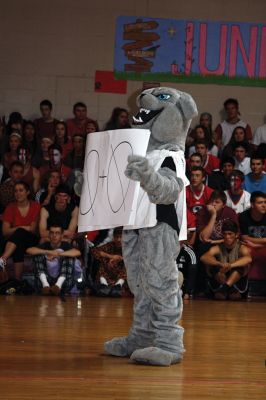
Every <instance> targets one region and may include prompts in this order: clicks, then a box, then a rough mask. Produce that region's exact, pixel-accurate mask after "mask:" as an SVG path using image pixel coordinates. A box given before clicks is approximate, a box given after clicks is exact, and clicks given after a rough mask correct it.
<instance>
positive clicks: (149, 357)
mask: <svg viewBox="0 0 266 400" xmlns="http://www.w3.org/2000/svg"><path fill="white" fill-rule="evenodd" d="M182 358H183V357H182V355H180V354H176V353H171V352H170V351H166V350H162V349H160V348H158V347H146V348H145V349H140V350H135V351H134V353H132V354H131V357H130V359H131V360H133V361H134V362H135V363H137V364H144V365H159V366H164V367H168V366H169V365H171V364H177V363H180V362H181V361H182Z"/></svg>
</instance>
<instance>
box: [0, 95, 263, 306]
mask: <svg viewBox="0 0 266 400" xmlns="http://www.w3.org/2000/svg"><path fill="white" fill-rule="evenodd" d="M40 113H41V116H40V118H37V119H35V120H34V121H29V120H25V119H24V118H23V117H22V115H21V114H20V113H19V112H13V113H11V114H10V116H9V119H8V122H7V123H5V121H4V119H1V121H0V150H1V164H0V183H1V185H0V212H1V214H2V218H1V224H2V226H1V229H2V235H1V254H0V255H1V257H0V266H5V265H6V262H7V259H8V258H9V257H12V258H13V262H14V273H15V277H16V278H17V279H21V277H22V272H23V257H24V255H25V253H26V252H27V253H28V254H31V255H33V256H34V257H36V263H37V264H36V265H37V270H39V278H40V276H41V278H40V279H39V281H38V282H39V285H40V288H46V289H44V290H42V292H43V294H52V293H54V294H55V293H58V289H57V288H54V286H55V285H56V286H57V284H58V285H59V286H58V287H59V289H61V287H65V288H68V289H69V287H70V286H71V284H72V283H73V282H72V280H71V279H70V272H69V271H70V270H71V271H72V272H73V262H72V261H70V260H69V257H70V258H71V257H72V255H73V254H74V257H76V256H77V255H78V254H79V253H77V252H75V251H74V250H73V249H72V247H71V246H72V243H73V239H74V238H75V234H76V229H77V217H78V204H79V199H78V197H77V196H76V195H75V194H74V192H73V187H74V183H75V171H76V170H78V171H82V170H83V164H84V157H85V146H86V138H87V135H89V134H91V133H92V132H97V131H99V129H100V128H99V125H98V123H97V121H95V120H93V119H92V118H89V117H88V116H87V107H86V105H85V104H84V103H81V102H79V103H76V104H74V106H73V117H72V118H69V119H67V120H66V121H62V120H60V121H59V120H58V119H56V118H54V117H53V105H52V103H51V102H50V101H49V100H43V101H42V102H41V103H40ZM224 113H225V119H224V121H223V122H221V123H219V124H218V126H217V127H216V128H215V129H213V126H212V116H211V114H209V113H208V112H204V113H202V114H201V115H200V118H199V121H198V124H196V125H195V127H194V128H191V130H190V132H189V133H188V137H187V143H186V151H185V155H186V169H187V170H186V174H187V177H188V179H189V180H190V185H189V186H187V188H186V200H187V208H188V222H189V223H188V240H187V241H186V242H184V243H182V251H181V253H180V255H179V258H178V260H177V264H178V266H179V268H180V269H181V270H182V272H183V275H184V278H185V280H184V284H183V293H184V296H185V298H192V297H194V296H195V293H197V292H201V291H204V290H206V288H207V286H208V288H212V291H213V295H214V297H216V298H235V297H238V296H237V295H236V293H235V292H237V294H239V293H240V292H241V290H242V289H241V290H240V291H239V290H238V289H239V288H238V286H237V277H238V278H239V280H241V279H242V278H243V277H246V276H247V273H246V272H247V271H248V269H249V268H250V265H252V261H251V260H249V258H248V257H251V258H252V259H256V262H259V263H260V262H261V261H262V260H263V257H264V256H265V255H266V253H265V252H266V250H265V249H266V243H265V241H266V223H265V213H266V200H265V193H266V174H265V170H266V168H265V166H266V164H265V148H266V125H263V126H261V127H258V128H257V129H256V131H255V133H254V135H253V134H252V131H251V128H250V126H249V124H248V123H246V122H244V121H243V120H242V119H241V118H240V111H239V104H238V101H237V100H236V99H227V100H226V101H225V102H224ZM130 127H131V125H130V119H129V113H128V111H127V110H126V109H124V108H120V107H116V108H114V109H113V111H112V113H111V117H110V119H109V120H108V121H107V123H106V124H105V125H104V126H103V127H102V130H113V129H123V128H130ZM229 220H230V221H231V225H230V224H229V225H228V224H227V222H228V221H229ZM232 223H233V225H232ZM234 224H235V225H234ZM230 229H231V230H230ZM230 232H231V233H230ZM230 235H231V236H230ZM229 237H231V239H232V243H231V242H230V240H229ZM111 239H112V238H111ZM111 239H110V240H111ZM115 239H116V238H115ZM240 240H241V243H242V245H241V246H242V247H241V246H240V245H238V247H237V250H234V257H236V254H239V257H240V258H241V257H244V261H245V263H246V264H245V266H246V267H247V268H246V269H241V270H239V268H242V264H241V265H238V264H236V266H235V260H234V261H232V263H231V261H230V262H229V261H224V259H225V254H226V253H227V252H228V254H229V253H230V251H231V250H230V249H231V247H232V246H233V247H232V248H234V249H235V247H234V246H235V245H236V242H237V243H238V244H239V243H240ZM61 243H63V244H62V249H61V250H62V251H61V256H60V257H61V258H60V262H59V264H58V265H59V266H60V268H61V267H62V268H63V271H64V274H63V276H65V273H66V271H67V274H68V275H67V276H68V277H67V280H66V281H65V280H64V279H61V278H62V274H61V275H60V271H61V269H60V268H59V267H58V268H59V269H58V271H57V272H58V276H57V279H55V277H54V279H52V277H51V276H48V275H47V274H46V273H45V266H44V258H43V257H44V256H46V259H47V260H48V261H49V259H51V260H53V257H55V254H56V255H57V257H59V255H58V251H57V250H58V249H57V248H56V246H58V245H59V244H60V245H61ZM64 243H68V244H69V245H68V246H67V245H65V244H64ZM223 243H224V247H223V246H222V247H221V245H222V244H223ZM230 243H231V244H230ZM244 245H245V246H244ZM110 246H111V245H110ZM110 246H109V247H110ZM219 246H220V247H219ZM239 246H240V247H239ZM109 247H108V249H109ZM36 248H37V249H38V250H36ZM110 248H111V247H110ZM32 249H33V250H32ZM106 249H107V248H106ZM106 249H105V250H104V249H102V250H99V251H98V250H93V251H92V254H94V257H95V258H99V259H101V263H102V267H101V269H100V272H99V274H98V275H99V276H98V278H99V284H100V286H101V287H100V289H101V291H102V293H103V294H104V293H107V292H108V293H109V292H112V291H113V293H115V294H117V293H120V292H121V290H120V289H121V288H120V287H118V288H117V286H116V285H117V284H118V285H120V284H121V286H123V284H124V280H125V279H124V278H125V276H124V271H120V270H119V272H120V273H121V276H120V275H119V274H118V275H117V277H116V278H117V279H116V278H113V280H111V281H110V282H111V284H112V285H115V286H116V287H115V288H114V289H112V290H111V289H109V287H108V288H106V287H105V285H106V284H107V285H109V281H108V279H107V278H106V277H104V276H102V275H101V273H102V271H103V270H104V268H105V270H106V267H107V266H111V265H112V263H113V262H109V261H108V260H112V255H111V253H110V254H109V255H106V254H107V253H108V252H107V251H106ZM108 249H107V250H108ZM72 250H73V251H72ZM112 251H113V250H112ZM64 254H65V256H66V257H68V259H67V260H64ZM104 254H105V256H103V255H104ZM221 254H222V255H221ZM102 258H103V259H102ZM214 259H217V261H214ZM221 259H222V261H221ZM229 259H230V260H231V258H230V257H229V256H228V260H229ZM51 260H50V261H51ZM62 260H63V261H62ZM117 260H118V261H119V262H120V259H118V256H117ZM48 264H49V263H48ZM225 264H226V266H225ZM231 264H232V265H231ZM229 265H231V267H229ZM70 266H71V267H70ZM211 266H214V268H212V267H211ZM48 267H49V265H48ZM238 267H239V268H238ZM38 268H39V269H38ZM51 268H52V267H51ZM230 268H232V269H233V270H232V271H231V272H232V274H231V272H230V273H229V270H230ZM234 268H236V269H235V270H234ZM114 270H116V271H118V269H117V268H114ZM241 271H242V272H243V271H245V273H242V272H241ZM43 274H44V275H45V276H44V275H43ZM231 275H232V276H233V278H232V276H231ZM59 278H60V279H59ZM231 278H232V279H231ZM117 282H119V283H117ZM214 282H216V284H214ZM228 282H229V283H228ZM232 282H233V283H232ZM50 285H51V287H53V289H51V290H50ZM229 286H230V287H229ZM240 286H241V285H240ZM240 286H239V287H240ZM241 288H242V286H241ZM241 294H242V292H241Z"/></svg>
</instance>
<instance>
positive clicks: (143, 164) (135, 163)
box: [125, 156, 149, 181]
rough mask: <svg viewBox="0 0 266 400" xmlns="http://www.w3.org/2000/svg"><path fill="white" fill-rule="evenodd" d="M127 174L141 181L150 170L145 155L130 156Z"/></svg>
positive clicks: (134, 179) (130, 177)
mask: <svg viewBox="0 0 266 400" xmlns="http://www.w3.org/2000/svg"><path fill="white" fill-rule="evenodd" d="M127 161H128V164H127V168H126V170H125V175H126V176H127V177H128V178H129V179H132V180H133V181H141V180H142V178H143V176H144V175H145V173H147V172H148V170H149V163H148V160H147V159H146V158H145V157H142V156H129V157H128V159H127Z"/></svg>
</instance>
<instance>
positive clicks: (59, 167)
mask: <svg viewBox="0 0 266 400" xmlns="http://www.w3.org/2000/svg"><path fill="white" fill-rule="evenodd" d="M48 154H49V165H44V166H42V167H41V168H40V174H41V177H47V174H48V173H49V170H51V169H53V170H54V171H59V172H60V176H61V180H62V182H63V183H67V184H69V186H70V187H71V186H72V184H71V183H73V184H74V176H73V173H72V170H71V168H69V167H67V166H66V165H65V164H64V163H63V162H62V147H61V146H60V145H59V144H52V145H51V146H50V147H49V149H48Z"/></svg>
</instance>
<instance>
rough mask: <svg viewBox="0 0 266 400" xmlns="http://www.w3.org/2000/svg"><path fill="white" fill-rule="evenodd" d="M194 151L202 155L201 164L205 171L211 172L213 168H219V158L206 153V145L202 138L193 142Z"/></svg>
mask: <svg viewBox="0 0 266 400" xmlns="http://www.w3.org/2000/svg"><path fill="white" fill-rule="evenodd" d="M195 149H196V152H197V153H199V154H200V155H201V156H202V166H203V168H204V169H205V171H206V172H207V174H208V175H209V174H211V173H212V172H213V171H214V170H219V169H220V160H219V158H218V157H215V156H213V155H212V154H209V153H208V151H209V150H208V145H207V143H206V142H205V141H204V140H198V141H197V142H196V143H195Z"/></svg>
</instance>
